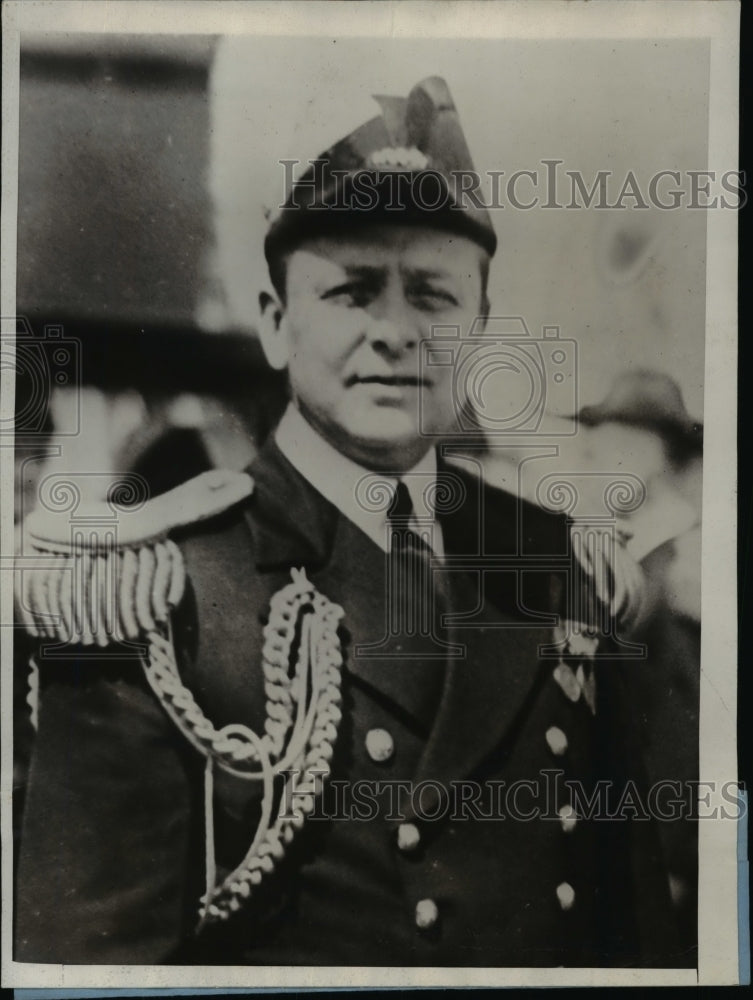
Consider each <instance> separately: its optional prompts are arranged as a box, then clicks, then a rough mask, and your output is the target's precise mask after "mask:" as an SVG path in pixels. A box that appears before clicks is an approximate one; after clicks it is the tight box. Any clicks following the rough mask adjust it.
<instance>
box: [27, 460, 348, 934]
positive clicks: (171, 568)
mask: <svg viewBox="0 0 753 1000" xmlns="http://www.w3.org/2000/svg"><path fill="white" fill-rule="evenodd" d="M253 487H254V484H253V480H252V479H251V477H250V476H248V475H244V474H242V473H235V472H208V473H204V474H203V475H201V476H198V477H197V478H196V479H193V480H191V481H190V482H188V483H185V484H184V485H182V486H179V487H178V488H177V489H174V490H172V491H171V492H170V493H165V494H164V495H162V496H159V497H156V498H155V499H154V500H151V501H149V502H148V503H147V504H146V505H145V506H144V507H143V508H142V509H141V510H139V511H138V512H135V511H134V512H131V513H126V512H124V513H123V514H122V516H120V515H119V517H118V521H117V531H116V530H115V526H114V525H113V524H112V507H111V506H110V505H109V504H102V505H101V506H99V507H94V508H92V509H91V510H90V511H88V512H87V518H86V528H85V529H84V528H82V527H81V523H82V518H81V516H80V515H81V511H80V508H77V510H76V514H77V518H76V525H77V526H76V527H74V528H73V530H72V531H71V523H70V521H69V520H68V519H67V518H64V517H63V516H62V515H60V514H57V515H50V514H48V513H46V512H44V513H42V512H40V513H36V514H34V515H32V516H30V517H29V518H27V522H26V524H25V526H24V535H25V543H26V548H25V550H24V552H25V554H29V553H33V554H35V555H36V557H37V558H39V557H47V559H49V560H51V565H48V566H45V567H39V568H31V569H26V570H23V571H22V573H21V574H20V575H21V576H22V579H24V578H26V579H27V583H26V584H24V585H22V587H21V594H20V599H19V604H20V606H21V611H22V614H23V616H24V619H25V620H26V623H27V627H28V628H29V630H30V631H31V632H33V634H35V635H38V636H47V637H49V638H54V639H58V641H62V642H70V643H84V644H89V645H91V644H93V643H97V644H98V645H100V646H104V645H107V644H108V643H110V642H113V641H117V640H123V639H125V640H133V639H136V638H143V639H144V645H145V647H146V649H145V650H142V651H140V653H139V657H140V660H141V665H142V668H143V670H144V674H145V677H146V680H147V681H148V683H149V685H150V687H151V688H152V690H153V692H154V694H155V695H156V697H157V698H158V699H159V701H160V703H161V705H162V707H163V709H164V711H165V713H166V714H167V716H168V717H169V718H170V720H171V721H172V722H173V723H174V725H175V726H176V728H177V729H178V730H179V732H180V733H181V734H182V735H183V736H184V737H185V739H186V740H187V741H188V742H189V743H190V744H191V745H192V746H193V747H194V749H195V750H196V751H197V752H198V753H200V754H201V755H202V757H204V759H205V772H204V791H205V799H204V817H205V846H206V891H205V893H204V895H203V897H202V899H201V905H200V910H199V912H200V916H201V924H204V923H212V922H215V921H219V920H227V919H228V918H229V917H230V915H231V914H232V913H234V912H235V911H236V910H238V909H240V907H241V906H242V905H243V903H244V901H245V900H246V899H248V897H249V896H251V895H252V894H253V893H254V892H255V890H256V886H257V885H258V884H259V882H260V881H261V880H262V878H263V876H264V875H265V874H268V873H269V872H272V871H273V870H274V868H275V866H276V864H277V862H278V861H279V859H281V858H283V857H284V856H285V851H286V847H287V845H288V844H289V843H290V842H291V841H292V840H293V838H294V836H295V834H296V832H297V831H298V830H299V829H300V828H301V827H302V825H303V823H304V820H305V818H306V816H307V815H308V814H309V813H311V812H312V810H313V808H314V801H315V799H316V797H317V796H318V795H320V794H321V786H322V781H323V780H324V779H325V778H326V776H327V775H328V774H329V771H330V760H331V758H332V754H333V746H334V742H335V740H336V738H337V728H338V724H339V721H340V718H341V710H340V700H341V699H340V685H341V673H342V662H343V659H342V652H341V649H340V637H339V635H338V623H339V621H340V619H341V617H342V615H343V610H342V608H341V607H339V606H338V605H336V604H333V603H332V602H330V601H329V600H328V599H327V598H326V597H324V596H323V595H322V594H319V593H318V591H317V590H316V588H315V587H314V586H313V584H311V583H310V582H309V580H308V579H307V577H306V573H305V571H304V570H303V569H295V568H294V569H291V581H290V583H288V584H287V585H285V586H284V587H283V588H282V589H281V590H280V591H278V592H277V593H276V594H274V595H273V597H272V599H271V602H270V608H269V617H268V623H267V625H266V626H265V629H264V646H263V649H262V655H261V664H260V667H261V670H262V672H263V676H264V691H265V695H266V705H265V708H266V720H265V723H264V730H263V734H261V735H260V734H257V733H256V732H254V731H253V730H252V729H249V727H248V726H245V725H243V724H241V723H237V724H230V725H226V726H224V727H223V728H221V729H217V728H216V727H215V725H214V724H213V723H212V721H211V720H210V719H209V718H208V717H207V716H206V715H205V714H204V712H203V710H202V709H201V707H200V706H199V704H198V703H197V702H196V700H195V698H194V696H193V694H192V692H191V691H190V690H189V688H188V687H187V686H186V685H185V683H184V682H183V678H182V677H181V674H180V670H179V667H178V662H177V657H176V653H175V648H174V646H173V641H172V634H171V629H170V627H169V623H168V617H169V612H170V608H172V607H174V606H175V605H176V604H177V603H178V602H179V601H180V598H181V595H182V593H183V588H184V584H185V571H184V567H183V559H182V556H181V553H180V550H179V549H178V547H177V545H175V543H174V542H173V540H172V539H170V538H169V537H168V536H169V534H170V532H172V531H174V530H175V529H176V528H180V527H184V526H187V525H191V524H194V523H196V522H199V521H203V520H206V519H207V518H210V517H214V516H216V515H218V514H221V513H222V512H223V511H225V510H227V509H229V508H230V507H231V506H233V505H234V504H236V503H238V502H239V501H241V500H243V499H245V498H246V497H247V496H249V495H250V494H251V492H252V491H253ZM98 517H101V518H103V519H104V524H103V525H101V526H98V525H97V519H98ZM166 623H167V627H165V625H166ZM30 686H31V688H32V692H31V694H32V697H31V698H30V702H29V703H30V707H31V709H32V718H33V717H34V716H35V714H36V707H35V704H33V703H34V702H35V700H36V699H35V696H34V691H35V689H36V687H37V670H36V667H35V664H34V663H33V658H32V679H31V680H30ZM216 768H220V769H221V770H222V771H224V772H226V773H228V774H231V775H233V776H234V777H235V778H237V779H239V780H242V781H247V782H252V783H256V784H257V785H260V786H261V789H262V806H261V818H260V821H259V825H258V828H257V830H256V833H255V835H254V837H253V840H252V842H251V845H250V847H249V849H248V851H247V852H246V855H245V856H244V858H243V859H242V861H241V862H240V863H239V864H238V865H237V867H236V868H234V869H233V870H232V871H231V872H230V873H229V874H228V875H227V876H226V877H225V878H224V879H221V880H218V877H217V868H216V864H215V860H214V805H213V802H214V793H213V783H214V772H215V769H216ZM280 781H284V782H285V786H286V793H285V794H283V795H282V796H281V797H280V796H278V795H277V792H276V789H277V787H278V784H279V782H280ZM293 802H295V803H296V808H291V803H293Z"/></svg>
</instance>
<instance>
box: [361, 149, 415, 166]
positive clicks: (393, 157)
mask: <svg viewBox="0 0 753 1000" xmlns="http://www.w3.org/2000/svg"><path fill="white" fill-rule="evenodd" d="M366 162H367V165H368V166H369V167H374V168H376V169H378V170H424V169H425V168H426V167H427V166H428V165H429V161H428V159H427V158H426V156H425V155H424V154H423V153H422V152H421V150H420V149H417V148H416V147H415V146H409V147H408V146H385V147H384V149H377V150H375V151H374V152H373V153H370V154H369V157H368V159H367V161H366Z"/></svg>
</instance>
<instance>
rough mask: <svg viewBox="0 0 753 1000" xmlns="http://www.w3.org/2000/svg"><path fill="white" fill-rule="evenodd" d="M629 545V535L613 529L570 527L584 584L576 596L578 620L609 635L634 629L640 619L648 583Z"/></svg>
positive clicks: (573, 550) (588, 526)
mask: <svg viewBox="0 0 753 1000" xmlns="http://www.w3.org/2000/svg"><path fill="white" fill-rule="evenodd" d="M628 542H629V535H627V534H626V533H625V532H624V531H621V530H619V529H615V528H614V526H606V527H601V526H598V525H584V524H574V525H572V526H571V528H570V544H571V548H572V553H573V555H574V557H575V559H576V560H577V563H578V566H579V567H580V570H581V572H582V578H583V583H584V587H583V589H582V590H580V591H578V590H577V589H576V590H575V591H574V595H573V596H574V597H575V599H576V602H577V604H578V614H577V617H576V620H577V618H579V619H580V621H581V622H582V623H583V624H587V625H591V626H594V627H596V628H598V629H599V630H601V631H604V632H607V633H613V632H614V631H615V629H621V630H626V629H630V628H632V627H633V625H634V624H635V622H636V620H637V619H638V617H639V616H640V611H641V607H642V605H643V601H644V596H645V589H646V581H645V578H644V575H643V570H642V569H641V567H640V565H639V564H638V562H637V560H636V559H635V558H634V557H633V555H632V554H631V552H630V549H629V548H628ZM576 595H579V598H580V599H579V601H578V597H577V596H576Z"/></svg>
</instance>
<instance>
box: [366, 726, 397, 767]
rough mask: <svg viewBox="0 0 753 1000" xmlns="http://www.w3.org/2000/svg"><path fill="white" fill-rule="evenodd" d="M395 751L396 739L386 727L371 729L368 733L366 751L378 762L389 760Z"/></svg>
mask: <svg viewBox="0 0 753 1000" xmlns="http://www.w3.org/2000/svg"><path fill="white" fill-rule="evenodd" d="M394 752H395V741H394V740H393V739H392V736H391V735H390V733H388V732H387V730H386V729H370V730H369V731H368V733H366V753H367V754H368V755H369V757H371V759H372V760H373V761H375V762H376V763H377V764H383V763H384V761H386V760H389V759H390V757H392V755H393V754H394Z"/></svg>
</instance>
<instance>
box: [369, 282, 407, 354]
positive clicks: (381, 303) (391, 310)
mask: <svg viewBox="0 0 753 1000" xmlns="http://www.w3.org/2000/svg"><path fill="white" fill-rule="evenodd" d="M368 313H369V319H368V323H367V330H366V336H367V337H368V340H369V341H370V343H371V344H372V346H373V347H375V348H377V349H379V348H380V347H381V348H382V349H385V350H388V351H390V352H393V353H394V352H397V353H400V352H402V351H405V350H407V349H410V348H412V347H415V346H416V344H417V343H418V340H419V338H420V332H419V330H418V329H417V327H416V323H415V317H414V316H412V315H411V310H410V307H409V305H408V303H407V302H406V300H405V297H404V296H403V295H402V294H400V293H395V292H392V293H385V294H383V295H382V296H380V297H379V299H378V300H377V301H375V302H373V303H372V304H371V308H370V309H369V310H368Z"/></svg>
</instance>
